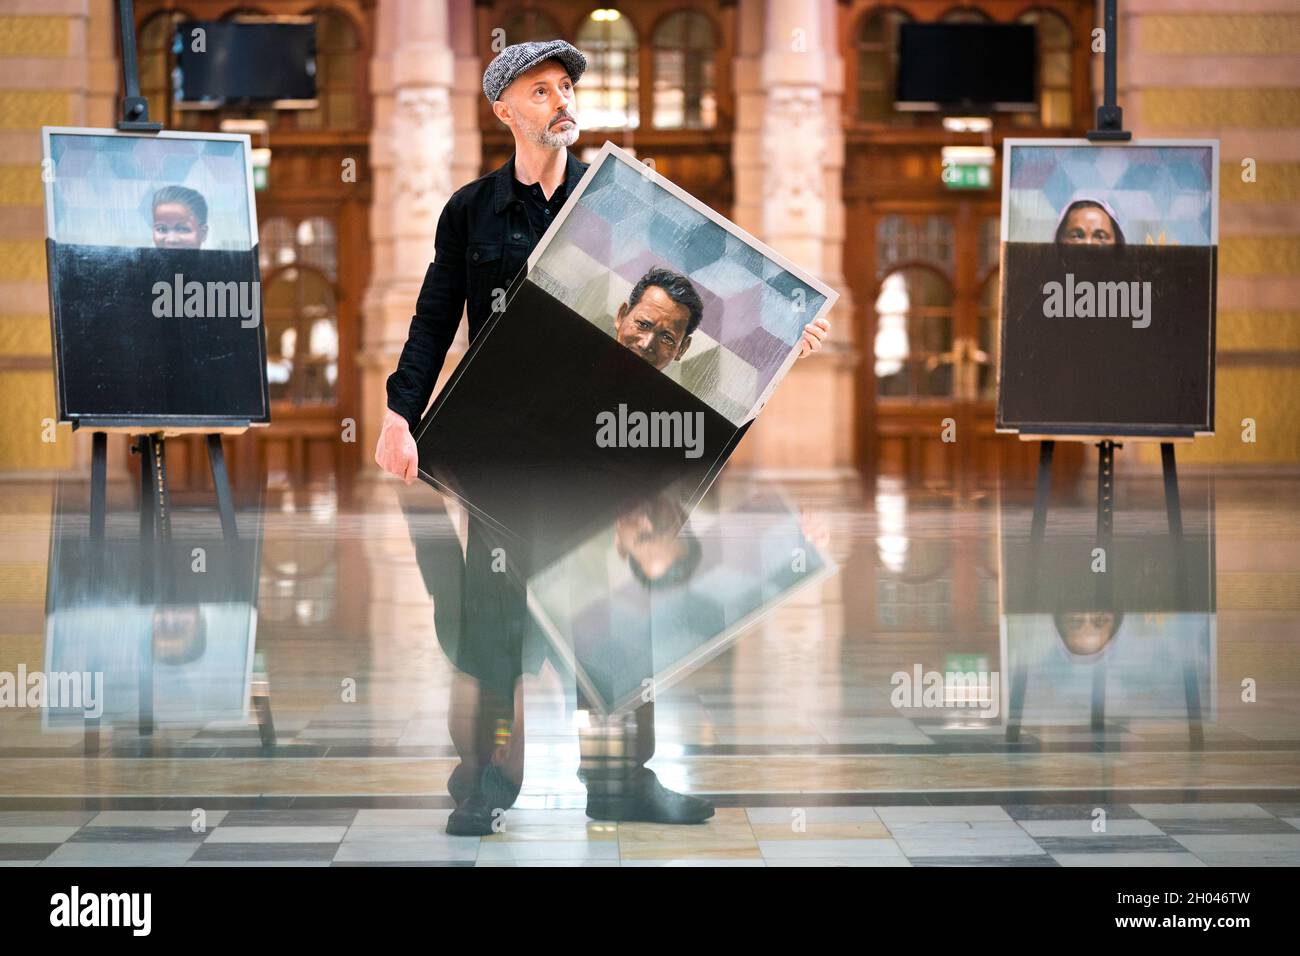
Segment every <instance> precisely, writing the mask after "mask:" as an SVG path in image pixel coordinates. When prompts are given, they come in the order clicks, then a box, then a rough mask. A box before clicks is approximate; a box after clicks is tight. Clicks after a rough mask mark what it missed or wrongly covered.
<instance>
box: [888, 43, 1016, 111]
mask: <svg viewBox="0 0 1300 956" xmlns="http://www.w3.org/2000/svg"><path fill="white" fill-rule="evenodd" d="M1037 61H1038V48H1037V40H1036V37H1035V31H1034V27H1033V25H1031V24H1024V23H903V24H901V25H900V26H899V32H898V76H897V83H896V85H895V90H896V94H895V103H894V106H895V108H896V109H900V110H917V111H926V110H929V111H952V110H977V111H989V112H1022V111H1032V110H1034V109H1036V108H1037V99H1038V97H1037V95H1036V89H1035V86H1036V82H1035V81H1036V77H1037V69H1038V65H1037Z"/></svg>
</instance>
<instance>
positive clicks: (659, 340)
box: [614, 268, 704, 372]
mask: <svg viewBox="0 0 1300 956" xmlns="http://www.w3.org/2000/svg"><path fill="white" fill-rule="evenodd" d="M703 317H704V303H703V301H701V299H700V294H699V293H698V292H696V291H695V286H693V285H691V280H690V279H688V278H686V277H685V276H683V275H678V274H677V273H676V272H673V271H672V270H671V269H660V268H654V269H651V270H650V271H649V272H647V273H646V274H645V275H643V276H642V277H641V278H640V279H639V280H638V281H637V284H636V285H634V286H633V287H632V291H631V292H630V293H629V294H628V297H627V301H626V302H624V303H623V304H622V305H621V306H619V308H618V315H617V317H616V318H615V319H614V337H615V338H616V339H618V342H619V344H620V345H622V346H623V347H625V348H628V349H631V350H632V351H633V352H635V353H636V354H637V355H639V356H640V357H641V358H643V359H645V360H646V361H647V362H649V363H650V364H651V365H653V366H654V367H655V368H657V369H659V370H660V371H661V372H662V371H663V370H664V369H666V368H667V367H668V366H669V365H670V364H671V363H673V362H680V361H681V360H682V356H684V355H685V354H686V350H687V349H688V348H690V345H691V333H692V332H694V331H695V330H696V329H698V328H699V327H700V319H702V318H703Z"/></svg>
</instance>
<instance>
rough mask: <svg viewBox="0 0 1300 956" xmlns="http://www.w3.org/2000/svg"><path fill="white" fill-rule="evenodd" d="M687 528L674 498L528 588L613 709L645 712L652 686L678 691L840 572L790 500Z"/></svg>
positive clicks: (535, 606) (598, 537)
mask: <svg viewBox="0 0 1300 956" xmlns="http://www.w3.org/2000/svg"><path fill="white" fill-rule="evenodd" d="M684 522H686V514H685V512H684V511H683V510H682V508H681V505H680V494H679V493H677V492H676V491H670V492H666V493H665V494H663V495H661V496H659V497H658V498H655V499H653V500H651V501H647V502H642V503H640V504H638V505H636V506H635V507H633V508H630V509H628V510H626V511H624V513H623V514H622V515H620V516H619V518H618V520H617V521H616V522H614V524H612V525H611V526H609V527H606V528H604V529H603V530H601V531H600V532H599V533H597V534H595V535H593V536H592V537H591V538H589V539H588V540H587V541H586V542H585V543H584V544H583V545H582V546H580V547H578V548H577V549H575V550H574V551H573V552H571V553H570V554H568V555H566V556H565V557H564V558H562V559H561V560H559V561H557V562H555V563H554V564H552V565H551V566H550V567H548V568H546V569H545V570H543V571H541V572H540V573H538V574H535V575H533V576H532V577H531V578H530V579H529V581H528V592H529V607H530V608H531V609H532V611H533V614H534V616H535V617H536V618H537V620H538V621H539V622H540V623H541V625H542V628H543V630H544V631H545V632H546V633H547V636H548V637H549V638H550V639H551V641H552V642H553V643H554V644H555V646H556V648H557V650H558V651H559V652H560V654H561V655H562V656H563V658H564V659H565V660H566V661H568V662H569V663H571V664H572V665H573V669H574V671H575V673H576V675H577V679H578V681H579V683H580V684H581V685H582V687H583V690H584V693H585V695H586V699H587V700H588V701H589V702H591V703H592V704H594V705H599V706H601V707H602V708H603V709H604V710H605V711H606V712H609V713H617V712H621V711H624V710H632V709H635V708H636V707H637V706H639V705H640V704H641V703H643V702H644V699H643V697H642V694H643V692H644V691H645V688H646V686H647V683H646V682H648V681H653V683H654V687H655V690H656V691H657V692H662V691H663V690H665V689H667V688H668V687H669V686H671V685H672V684H673V683H675V682H676V681H678V680H680V679H681V678H682V677H684V676H686V675H687V674H689V673H690V672H692V671H693V670H695V669H696V668H697V667H699V666H701V665H702V664H703V663H705V662H706V661H707V660H709V659H710V658H712V657H713V656H714V655H716V654H718V653H720V652H721V651H722V650H723V649H725V647H726V646H727V645H728V644H729V643H730V642H731V640H732V639H734V638H735V637H737V636H738V635H739V634H740V633H742V632H743V631H744V630H745V629H746V628H748V627H750V626H751V625H753V624H754V623H756V622H757V621H758V620H759V619H760V618H761V617H762V615H763V614H765V613H767V612H768V611H770V610H772V609H774V608H775V607H776V606H778V605H779V604H780V603H782V602H783V601H784V600H786V599H788V598H789V597H790V596H791V595H792V594H793V593H794V592H795V591H796V590H798V589H800V588H802V587H806V586H808V585H810V584H812V583H814V582H816V581H819V580H821V579H822V578H823V577H825V576H826V575H827V574H828V573H830V571H831V570H832V565H831V562H830V560H829V559H828V558H827V557H825V556H824V555H823V554H822V553H821V552H820V550H819V549H818V548H817V546H816V545H815V544H813V543H812V542H811V541H809V540H808V538H807V537H806V536H805V533H804V529H803V523H802V520H801V517H800V515H799V513H798V512H796V511H795V510H794V509H793V508H792V507H791V506H790V504H789V502H787V501H786V500H785V498H784V497H783V496H781V495H779V494H774V493H758V494H754V495H753V496H751V497H748V498H745V499H743V500H741V501H738V502H735V503H734V504H729V505H726V506H724V507H723V508H722V509H721V510H719V511H717V512H714V513H712V514H710V513H709V509H706V508H701V509H699V510H697V511H696V512H695V513H694V514H693V515H692V516H691V518H690V521H689V522H688V523H685V525H684Z"/></svg>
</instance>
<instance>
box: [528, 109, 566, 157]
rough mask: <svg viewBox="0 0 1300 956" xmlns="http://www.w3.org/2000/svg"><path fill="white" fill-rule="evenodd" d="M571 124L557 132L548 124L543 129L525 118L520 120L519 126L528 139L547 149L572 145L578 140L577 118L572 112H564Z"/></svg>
mask: <svg viewBox="0 0 1300 956" xmlns="http://www.w3.org/2000/svg"><path fill="white" fill-rule="evenodd" d="M565 115H566V116H567V117H568V118H569V119H570V120H572V122H573V125H572V126H570V127H569V128H568V129H567V130H565V131H564V132H562V133H557V132H556V131H555V130H554V129H552V128H551V127H550V126H547V127H546V128H545V129H543V128H540V127H537V126H533V125H532V124H530V123H529V122H527V121H526V120H521V122H520V124H519V125H520V126H521V127H523V132H524V135H525V136H526V137H528V139H530V140H532V141H533V142H534V143H536V144H537V145H538V146H544V147H546V148H547V149H561V148H562V147H566V146H572V145H573V144H574V143H576V142H577V141H578V119H577V117H575V116H574V115H573V114H572V113H566V114H565Z"/></svg>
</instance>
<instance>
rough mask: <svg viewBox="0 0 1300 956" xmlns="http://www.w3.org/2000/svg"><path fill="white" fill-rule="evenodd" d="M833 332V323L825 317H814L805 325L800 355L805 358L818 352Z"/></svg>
mask: <svg viewBox="0 0 1300 956" xmlns="http://www.w3.org/2000/svg"><path fill="white" fill-rule="evenodd" d="M830 334H831V324H830V322H828V321H826V319H824V318H820V319H814V320H813V321H812V322H809V323H808V324H807V325H805V326H804V327H803V339H802V341H800V343H799V345H800V348H799V357H800V358H803V357H804V356H805V355H809V354H811V353H813V352H816V351H817V350H818V349H819V348H821V347H822V343H823V342H825V341H826V337H827V336H829V335H830Z"/></svg>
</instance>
